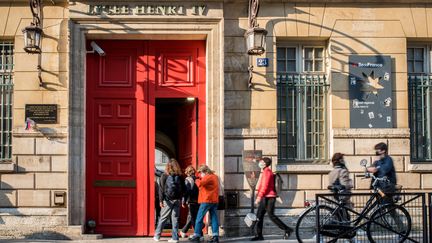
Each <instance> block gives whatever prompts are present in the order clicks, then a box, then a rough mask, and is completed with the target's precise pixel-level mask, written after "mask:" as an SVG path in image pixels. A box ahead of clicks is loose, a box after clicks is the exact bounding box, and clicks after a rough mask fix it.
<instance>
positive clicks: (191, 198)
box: [186, 177, 199, 202]
mask: <svg viewBox="0 0 432 243" xmlns="http://www.w3.org/2000/svg"><path fill="white" fill-rule="evenodd" d="M186 180H187V181H188V182H189V184H191V185H192V188H191V189H190V191H189V192H188V193H189V195H188V202H197V201H198V194H199V189H198V186H197V185H196V184H195V181H194V179H193V178H191V177H186Z"/></svg>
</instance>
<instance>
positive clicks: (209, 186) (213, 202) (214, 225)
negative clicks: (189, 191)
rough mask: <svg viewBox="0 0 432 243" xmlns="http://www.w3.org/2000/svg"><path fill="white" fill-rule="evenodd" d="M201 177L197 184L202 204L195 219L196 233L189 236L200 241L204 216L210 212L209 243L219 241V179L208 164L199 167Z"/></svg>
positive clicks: (194, 240) (199, 199)
mask: <svg viewBox="0 0 432 243" xmlns="http://www.w3.org/2000/svg"><path fill="white" fill-rule="evenodd" d="M198 172H199V173H200V174H201V177H198V178H197V180H196V184H197V185H198V188H199V194H198V203H199V204H200V207H199V210H198V215H197V218H196V221H195V227H194V234H193V236H192V237H190V238H189V240H190V241H192V242H199V241H200V238H201V236H202V228H203V226H204V222H203V221H204V216H205V215H206V213H207V212H209V213H210V222H211V229H212V237H211V238H210V240H209V241H207V242H209V243H218V242H219V221H218V215H217V208H218V201H219V179H218V177H217V175H215V174H214V172H213V171H212V170H211V169H210V168H209V167H208V166H207V165H201V166H200V167H199V169H198Z"/></svg>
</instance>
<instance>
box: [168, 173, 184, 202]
mask: <svg viewBox="0 0 432 243" xmlns="http://www.w3.org/2000/svg"><path fill="white" fill-rule="evenodd" d="M165 196H166V197H167V199H170V200H176V199H180V198H181V196H182V185H181V178H180V176H178V175H169V176H168V177H167V179H166V182H165Z"/></svg>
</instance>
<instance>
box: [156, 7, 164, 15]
mask: <svg viewBox="0 0 432 243" xmlns="http://www.w3.org/2000/svg"><path fill="white" fill-rule="evenodd" d="M156 14H157V15H165V6H157V7H156Z"/></svg>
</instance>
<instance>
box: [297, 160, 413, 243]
mask: <svg viewBox="0 0 432 243" xmlns="http://www.w3.org/2000/svg"><path fill="white" fill-rule="evenodd" d="M366 163H367V162H366V161H361V162H360V164H361V165H362V166H364V167H365V168H366ZM362 177H364V178H372V179H373V180H374V181H373V183H372V188H373V193H372V195H371V196H370V198H369V199H368V201H367V202H366V204H365V206H364V207H363V208H362V210H361V212H360V213H358V212H356V211H354V210H353V209H351V208H350V207H348V206H347V205H345V204H344V201H343V200H342V197H343V196H350V194H343V193H340V192H341V191H342V190H343V189H344V188H343V187H340V186H338V187H333V186H329V188H328V189H330V190H331V191H332V192H333V194H334V197H335V199H336V200H337V202H334V201H332V203H334V204H336V207H333V206H329V205H324V204H318V205H319V206H317V205H316V204H315V205H311V206H309V207H308V208H307V210H305V211H304V212H303V213H302V214H301V215H300V217H299V219H298V220H297V225H296V237H297V240H298V242H300V243H302V242H304V240H306V239H307V238H306V235H305V234H302V233H303V232H302V231H303V230H304V229H305V228H309V229H311V228H312V229H313V230H314V234H315V235H317V234H319V236H320V237H321V236H327V237H332V238H334V239H333V240H331V241H329V242H336V241H337V240H338V239H348V240H351V241H352V239H353V238H354V237H355V236H356V231H357V230H359V229H362V230H364V231H366V234H367V238H368V240H369V242H383V240H384V241H385V240H395V239H396V242H404V241H405V240H407V239H408V236H409V234H410V232H411V216H410V214H409V213H408V211H407V210H406V209H405V208H404V207H402V206H400V205H397V204H395V201H394V199H393V197H392V196H391V195H386V194H385V193H384V192H383V191H382V190H381V188H379V187H378V185H379V184H380V183H379V182H382V183H389V181H388V179H387V178H376V177H375V176H374V175H373V174H370V173H368V172H365V174H364V175H363V176H362ZM317 207H318V208H317ZM317 212H319V213H318V217H319V219H317V215H316V213H317ZM350 213H351V214H352V215H353V216H354V217H353V219H351V217H350ZM310 219H313V220H310ZM317 220H319V225H320V227H319V228H320V231H319V232H317V227H316V226H317ZM311 221H312V222H313V224H312V225H311Z"/></svg>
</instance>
